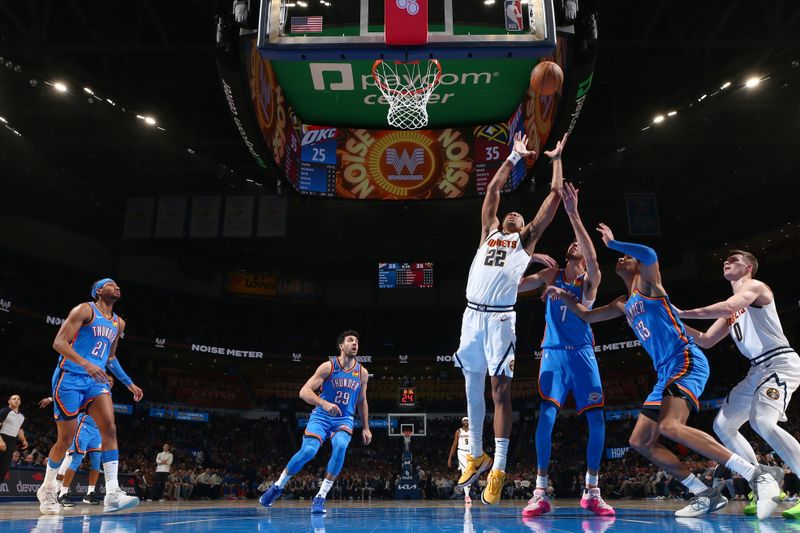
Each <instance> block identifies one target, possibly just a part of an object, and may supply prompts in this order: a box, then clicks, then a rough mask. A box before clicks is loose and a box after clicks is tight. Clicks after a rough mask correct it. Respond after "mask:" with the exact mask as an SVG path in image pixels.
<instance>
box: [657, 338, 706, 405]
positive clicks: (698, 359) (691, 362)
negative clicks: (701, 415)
mask: <svg viewBox="0 0 800 533" xmlns="http://www.w3.org/2000/svg"><path fill="white" fill-rule="evenodd" d="M656 374H657V375H658V381H657V382H656V385H655V387H653V390H652V392H651V393H650V394H649V395H648V396H647V399H645V401H644V405H642V407H643V408H644V409H647V408H650V409H659V408H660V407H661V399H662V398H663V397H664V395H665V394H670V395H672V396H680V397H682V398H685V399H686V401H688V402H689V405H690V406H691V407H693V408H694V409H695V410H696V411H699V410H700V402H699V400H698V398H700V395H701V394H702V393H703V389H705V387H706V382H707V381H708V376H709V369H708V360H707V359H706V356H705V354H704V353H703V352H702V351H701V350H700V348H698V347H697V346H695V345H690V346H688V347H687V348H686V349H685V350H684V351H683V352H682V353H679V354H677V355H675V356H674V357H671V358H669V359H668V360H667V361H665V362H664V363H663V364H662V365H661V366H660V367H659V368H657V369H656Z"/></svg>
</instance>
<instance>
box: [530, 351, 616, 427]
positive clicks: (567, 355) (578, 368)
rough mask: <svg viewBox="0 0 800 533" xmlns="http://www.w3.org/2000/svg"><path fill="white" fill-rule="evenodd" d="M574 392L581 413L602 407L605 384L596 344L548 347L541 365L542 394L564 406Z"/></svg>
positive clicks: (540, 383)
mask: <svg viewBox="0 0 800 533" xmlns="http://www.w3.org/2000/svg"><path fill="white" fill-rule="evenodd" d="M569 392H572V396H573V398H575V407H576V408H577V412H578V414H581V413H583V412H584V411H587V410H589V409H595V408H599V407H603V405H604V403H605V398H604V396H603V385H602V384H601V383H600V369H599V368H598V367H597V358H596V357H595V355H594V348H593V347H591V346H583V347H580V348H577V349H570V350H564V349H555V348H545V349H544V350H542V360H541V364H540V365H539V396H540V397H541V398H542V400H545V401H548V402H551V403H553V404H554V405H555V406H556V407H558V408H559V409H561V406H562V405H564V400H566V399H567V394H568V393H569Z"/></svg>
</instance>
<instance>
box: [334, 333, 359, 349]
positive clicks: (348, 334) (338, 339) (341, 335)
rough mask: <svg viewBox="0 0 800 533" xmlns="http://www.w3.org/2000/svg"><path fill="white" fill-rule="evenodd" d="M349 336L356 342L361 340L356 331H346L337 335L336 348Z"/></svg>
mask: <svg viewBox="0 0 800 533" xmlns="http://www.w3.org/2000/svg"><path fill="white" fill-rule="evenodd" d="M350 336H352V337H355V338H356V339H358V340H361V337H360V336H359V335H358V332H357V331H356V330H354V329H348V330H345V331H343V332H341V333H339V336H338V337H336V346H337V347H338V346H339V345H340V344H342V343H343V342H344V340H345V339H346V338H347V337H350Z"/></svg>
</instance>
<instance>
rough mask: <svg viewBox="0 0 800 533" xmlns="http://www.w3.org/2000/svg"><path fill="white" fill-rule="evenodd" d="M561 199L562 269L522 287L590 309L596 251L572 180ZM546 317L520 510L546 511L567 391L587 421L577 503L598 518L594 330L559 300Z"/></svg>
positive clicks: (599, 412)
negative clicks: (567, 226) (530, 484)
mask: <svg viewBox="0 0 800 533" xmlns="http://www.w3.org/2000/svg"><path fill="white" fill-rule="evenodd" d="M562 199H563V201H564V209H565V210H566V211H567V215H568V216H569V221H570V223H571V224H572V229H573V230H574V232H575V239H576V240H575V242H573V243H572V244H570V245H569V248H567V264H566V267H565V268H564V269H558V268H555V267H554V268H546V269H543V270H540V271H539V272H537V273H536V274H534V275H532V276H527V277H525V278H523V279H522V282H521V283H520V291H521V292H522V291H527V290H533V289H536V288H538V287H541V286H543V285H545V286H550V285H552V286H555V287H559V288H560V289H562V290H564V291H565V292H567V293H569V295H570V296H571V297H572V298H574V299H575V300H576V301H579V302H581V303H582V304H583V305H584V306H585V307H586V308H588V309H591V307H592V304H594V300H595V298H596V296H597V287H598V286H599V285H600V266H599V265H598V263H597V252H596V251H595V249H594V245H593V244H592V240H591V238H590V237H589V234H588V233H587V231H586V228H585V227H584V226H583V222H581V217H580V215H579V214H578V191H577V189H575V188H574V187H573V186H572V184H570V183H565V184H564V192H563V194H562ZM545 317H546V318H545V333H544V338H542V351H543V354H542V360H541V365H540V367H539V396H540V397H541V400H542V401H541V403H540V404H539V421H538V422H537V425H536V462H537V467H538V469H537V475H536V489H535V490H534V491H533V497H532V498H531V499H530V501H529V502H528V505H527V506H526V507H525V508H524V509H523V510H522V515H523V516H540V515H542V514H545V513H549V512H550V501H549V499H548V497H547V493H546V489H547V484H548V479H547V470H548V467H549V465H550V451H551V447H552V440H553V425H554V424H555V421H556V416H557V415H558V410H559V409H561V406H562V405H563V404H564V400H566V398H567V394H568V393H569V392H570V391H572V396H573V397H574V398H575V405H576V408H577V412H578V414H579V415H580V414H581V413H585V415H586V422H587V423H588V425H589V439H588V442H587V444H586V465H587V466H586V478H585V481H586V489H585V490H584V492H583V497H582V498H581V507H583V508H584V509H589V510H590V511H592V512H594V513H595V514H598V515H601V516H611V515H614V509H613V508H612V507H611V506H610V505H608V504H607V503H606V502H605V501H604V500H603V498H602V497H601V496H600V489H599V488H598V487H597V480H598V473H599V470H600V461H601V459H602V458H603V447H604V445H605V435H606V426H605V421H604V419H603V405H604V397H603V386H602V384H601V383H600V370H599V368H598V367H597V359H596V358H595V355H594V336H593V335H592V329H591V327H590V326H589V324H587V323H586V322H584V321H583V320H581V319H580V318H578V317H577V316H575V315H574V314H573V313H572V312H570V311H569V309H567V307H566V306H565V305H564V304H560V302H559V301H558V300H551V299H547V300H546V302H545Z"/></svg>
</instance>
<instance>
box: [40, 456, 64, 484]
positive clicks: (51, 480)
mask: <svg viewBox="0 0 800 533" xmlns="http://www.w3.org/2000/svg"><path fill="white" fill-rule="evenodd" d="M59 466H61V465H59ZM57 475H58V468H52V467H51V466H50V461H49V460H48V461H47V470H45V472H44V481H43V482H42V484H43V485H44V486H45V487H48V488H51V489H52V488H55V487H57V486H58V480H57V479H56V476H57Z"/></svg>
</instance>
